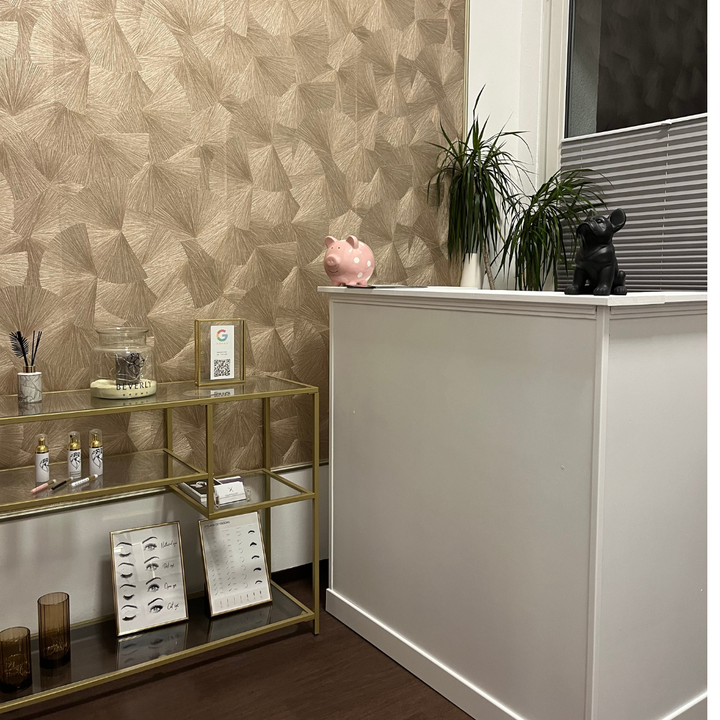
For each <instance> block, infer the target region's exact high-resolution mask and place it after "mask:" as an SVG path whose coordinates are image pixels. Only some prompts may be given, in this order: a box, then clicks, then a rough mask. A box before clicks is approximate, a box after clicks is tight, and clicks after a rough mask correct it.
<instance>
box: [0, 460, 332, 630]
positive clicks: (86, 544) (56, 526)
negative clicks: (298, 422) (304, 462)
mask: <svg viewBox="0 0 720 720" xmlns="http://www.w3.org/2000/svg"><path fill="white" fill-rule="evenodd" d="M283 475H284V476H286V477H287V478H288V479H289V480H292V481H293V482H295V483H297V484H299V485H302V486H303V487H307V488H309V487H310V486H311V484H312V474H311V471H310V469H306V468H303V469H297V470H292V471H287V472H285V473H283ZM320 488H321V506H320V508H321V509H320V517H321V556H322V557H323V558H326V557H327V497H328V496H327V466H322V467H321V468H320ZM311 513H312V503H311V502H309V501H305V502H301V503H294V504H290V505H285V506H281V507H279V508H275V509H274V510H273V515H272V520H273V527H272V530H273V533H272V535H273V537H272V568H273V570H284V569H286V568H290V567H296V566H298V565H303V564H305V563H308V562H310V561H311V559H312V534H311V527H312V524H311V521H312V514H311ZM199 517H200V516H199V515H198V513H196V512H195V511H194V510H193V509H192V508H191V507H190V506H189V505H187V504H186V503H184V502H183V501H182V500H180V499H179V498H177V497H175V496H174V495H171V494H170V493H164V494H159V495H151V496H149V497H145V498H137V499H134V500H127V501H116V502H110V503H103V504H100V505H94V506H90V507H86V508H76V509H73V510H64V511H61V512H50V513H45V514H42V515H38V516H35V517H26V518H25V519H21V518H17V519H13V520H5V521H4V522H0V550H1V551H0V629H2V628H6V627H11V626H13V625H23V626H26V627H29V628H30V630H31V632H36V631H37V605H36V601H37V598H38V597H40V595H43V594H45V593H48V592H54V591H63V592H67V593H69V594H70V613H71V620H72V622H73V623H76V622H81V621H83V620H89V619H92V618H96V617H101V616H104V615H112V614H113V613H114V608H113V600H112V574H111V570H110V540H109V533H110V532H111V531H112V530H122V529H124V528H133V527H142V526H144V525H153V524H157V523H161V522H169V521H172V520H178V521H179V522H180V525H181V534H182V541H183V556H184V560H185V575H186V585H187V590H188V593H193V592H198V591H201V590H202V589H203V582H204V580H203V569H202V562H201V557H200V546H199V541H198V525H197V522H198V519H199Z"/></svg>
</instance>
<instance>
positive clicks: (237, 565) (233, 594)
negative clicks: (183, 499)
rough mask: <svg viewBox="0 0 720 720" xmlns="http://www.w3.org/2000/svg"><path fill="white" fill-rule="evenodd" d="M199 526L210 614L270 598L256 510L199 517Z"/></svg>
mask: <svg viewBox="0 0 720 720" xmlns="http://www.w3.org/2000/svg"><path fill="white" fill-rule="evenodd" d="M198 530H199V533H200V548H201V550H202V558H203V568H204V570H205V587H206V589H207V598H208V607H209V610H210V616H211V617H217V616H218V615H225V614H227V613H232V612H235V611H237V610H244V609H245V608H250V607H254V606H256V605H261V604H263V603H267V602H271V601H272V591H271V588H270V577H269V573H268V566H267V558H266V555H265V542H264V539H263V532H262V527H261V525H260V514H259V513H257V512H254V513H245V514H242V515H233V516H231V517H225V518H219V519H217V520H199V521H198ZM256 573H257V574H256Z"/></svg>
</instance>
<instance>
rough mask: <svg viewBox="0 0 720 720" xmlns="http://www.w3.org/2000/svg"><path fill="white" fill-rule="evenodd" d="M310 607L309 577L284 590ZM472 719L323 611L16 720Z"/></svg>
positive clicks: (12, 715) (28, 712)
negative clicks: (313, 622)
mask: <svg viewBox="0 0 720 720" xmlns="http://www.w3.org/2000/svg"><path fill="white" fill-rule="evenodd" d="M283 585H284V586H285V587H287V588H288V589H289V590H290V591H291V592H292V593H293V594H295V595H296V596H297V597H298V599H300V600H301V601H303V602H305V603H307V604H310V602H311V597H310V596H311V592H310V583H309V581H308V580H306V579H304V578H301V579H296V580H293V581H291V582H289V583H283ZM468 717H469V716H468V715H466V714H465V713H464V712H462V711H461V710H459V709H458V708H457V707H455V706H454V705H453V704H452V703H450V702H448V701H447V700H445V698H443V697H442V696H441V695H439V694H438V693H436V692H435V691H434V690H432V689H431V688H430V687H428V686H427V685H425V684H424V683H423V682H421V681H420V680H418V679H417V678H416V677H415V676H414V675H411V674H410V673H409V672H407V671H406V670H405V669H404V668H402V667H400V666H399V665H398V664H396V663H395V662H394V661H393V660H391V659H390V658H389V657H387V656H386V655H384V654H383V653H382V652H380V651H379V650H377V649H376V648H375V647H374V646H372V645H370V643H368V642H366V641H365V640H363V639H362V638H361V637H360V636H359V635H356V634H355V633H354V632H353V631H352V630H350V629H348V628H347V627H345V625H343V624H342V623H340V622H338V621H337V620H335V618H333V617H331V616H330V615H328V614H327V613H326V612H324V611H323V613H322V618H321V628H320V635H319V636H317V637H315V636H314V635H313V634H312V632H311V630H310V625H309V624H307V625H302V626H299V627H298V628H297V629H288V630H281V631H278V632H277V633H274V634H272V635H266V636H264V638H256V639H255V640H250V641H247V642H244V643H239V644H238V645H236V646H234V647H233V648H230V649H228V648H225V649H223V650H219V651H217V652H215V653H208V654H207V655H203V656H201V657H200V659H198V658H193V659H190V660H187V661H185V662H179V663H176V664H173V665H170V666H169V667H168V668H166V669H163V670H162V671H155V672H153V671H149V672H147V673H143V674H141V675H136V676H134V677H132V678H128V679H126V680H121V681H117V682H116V683H114V684H110V685H105V686H102V687H101V688H97V689H95V690H89V691H85V692H80V693H76V694H74V695H70V696H69V697H65V698H59V699H58V700H55V701H51V702H47V703H44V704H40V705H36V706H33V707H29V708H27V709H26V710H23V711H17V712H15V713H9V714H7V715H5V716H3V720H4V718H7V719H8V720H19V719H20V718H23V720H30V718H43V720H86V719H87V720H90V719H92V720H100V719H102V720H164V719H165V718H173V720H196V719H197V720H201V719H202V720H236V719H237V718H243V719H247V720H254V719H255V718H257V719H258V720H340V719H341V718H342V720H355V719H358V720H359V719H360V718H363V719H370V720H440V719H441V720H467V718H468Z"/></svg>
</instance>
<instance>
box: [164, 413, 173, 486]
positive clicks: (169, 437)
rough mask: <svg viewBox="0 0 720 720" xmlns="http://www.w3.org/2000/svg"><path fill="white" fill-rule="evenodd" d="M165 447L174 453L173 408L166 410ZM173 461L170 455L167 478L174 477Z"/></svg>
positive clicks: (166, 459) (167, 457)
mask: <svg viewBox="0 0 720 720" xmlns="http://www.w3.org/2000/svg"><path fill="white" fill-rule="evenodd" d="M165 447H166V448H167V449H168V450H170V452H172V449H173V425H172V408H165ZM172 463H173V459H172V457H170V455H166V456H165V470H166V477H172Z"/></svg>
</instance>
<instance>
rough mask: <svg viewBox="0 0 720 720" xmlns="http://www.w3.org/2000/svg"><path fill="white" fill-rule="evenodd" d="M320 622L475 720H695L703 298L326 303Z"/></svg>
mask: <svg viewBox="0 0 720 720" xmlns="http://www.w3.org/2000/svg"><path fill="white" fill-rule="evenodd" d="M321 291H322V292H327V293H329V295H330V318H331V350H330V357H331V380H330V383H331V384H330V387H331V406H330V407H331V426H332V431H331V432H332V434H331V498H330V502H331V510H330V513H331V518H330V523H331V526H330V542H331V579H330V590H329V592H328V601H327V604H328V610H329V612H331V613H332V614H333V615H335V616H336V617H337V618H339V619H340V620H342V621H343V622H344V623H346V624H347V625H349V626H350V627H351V628H353V629H354V630H355V631H356V632H358V633H359V634H361V635H362V636H363V637H365V638H366V639H367V640H369V641H370V642H372V643H374V644H375V645H377V646H378V647H379V648H380V649H382V650H383V651H384V652H386V653H387V654H388V655H390V656H391V657H393V658H394V659H396V660H397V661H398V662H399V663H401V664H402V665H404V666H405V667H407V668H408V669H409V670H410V671H412V672H413V673H415V674H416V675H417V676H418V677H420V678H421V679H423V680H424V681H425V682H427V683H428V684H429V685H431V686H433V687H434V688H436V689H437V690H438V691H439V692H441V693H442V694H443V695H445V696H446V697H448V698H449V699H450V700H451V701H453V702H454V703H456V704H457V705H458V706H460V707H461V708H462V709H464V710H465V711H466V712H467V713H469V714H470V715H471V716H473V717H474V718H477V719H478V720H508V719H509V718H514V719H515V720H671V719H675V718H677V719H678V720H701V718H703V719H704V718H705V717H706V699H705V697H706V693H705V688H706V667H705V656H706V595H705V591H706V585H705V582H706V581H705V566H706V489H705V486H706V319H707V295H706V293H639V294H633V295H629V296H627V297H624V298H622V297H612V298H595V297H592V296H590V297H565V296H564V295H561V294H559V293H521V292H503V291H483V290H467V289H459V288H427V289H411V288H405V289H389V288H388V289H375V290H356V289H346V288H321Z"/></svg>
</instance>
